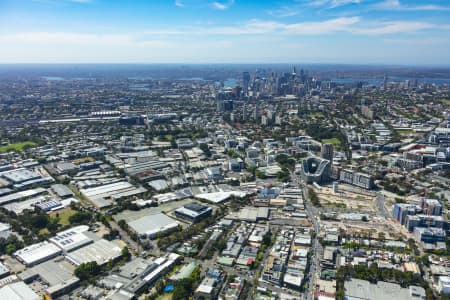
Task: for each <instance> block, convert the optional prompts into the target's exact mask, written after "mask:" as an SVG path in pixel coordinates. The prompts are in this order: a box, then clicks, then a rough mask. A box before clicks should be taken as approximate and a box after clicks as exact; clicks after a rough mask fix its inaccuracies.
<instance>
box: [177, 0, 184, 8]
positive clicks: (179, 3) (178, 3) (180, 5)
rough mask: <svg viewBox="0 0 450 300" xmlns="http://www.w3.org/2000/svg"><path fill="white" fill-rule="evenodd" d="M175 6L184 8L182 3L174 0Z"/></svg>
mask: <svg viewBox="0 0 450 300" xmlns="http://www.w3.org/2000/svg"><path fill="white" fill-rule="evenodd" d="M175 6H178V7H184V3H183V2H181V0H175Z"/></svg>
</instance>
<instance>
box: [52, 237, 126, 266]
mask: <svg viewBox="0 0 450 300" xmlns="http://www.w3.org/2000/svg"><path fill="white" fill-rule="evenodd" d="M55 247H56V246H55ZM121 254H122V249H121V248H120V247H119V246H118V245H117V244H115V243H113V242H109V241H107V240H105V239H101V240H98V241H96V242H95V243H92V244H89V245H87V246H85V247H83V248H80V249H78V250H75V251H73V252H70V253H69V254H67V256H66V258H67V260H69V261H70V262H71V263H73V264H74V265H76V266H79V265H81V264H82V263H87V262H91V261H95V262H97V264H98V265H99V266H102V265H104V264H105V263H107V262H109V261H114V260H116V259H117V258H119V257H120V256H121Z"/></svg>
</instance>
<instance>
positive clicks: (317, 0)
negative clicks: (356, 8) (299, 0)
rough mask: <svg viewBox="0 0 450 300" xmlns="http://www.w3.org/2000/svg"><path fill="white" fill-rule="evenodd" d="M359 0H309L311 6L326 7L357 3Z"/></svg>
mask: <svg viewBox="0 0 450 300" xmlns="http://www.w3.org/2000/svg"><path fill="white" fill-rule="evenodd" d="M359 3H361V0H314V1H311V3H310V5H312V6H327V8H329V9H331V8H336V7H339V6H344V5H348V4H359Z"/></svg>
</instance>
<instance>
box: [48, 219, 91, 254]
mask: <svg viewBox="0 0 450 300" xmlns="http://www.w3.org/2000/svg"><path fill="white" fill-rule="evenodd" d="M88 230H89V226H86V225H80V226H76V227H73V228H70V229H68V230H64V231H61V232H58V234H57V235H56V236H54V237H52V238H50V239H49V241H50V242H52V243H53V244H55V245H56V246H58V247H59V248H61V250H62V251H64V252H70V251H74V250H76V249H79V248H81V247H83V246H86V245H88V244H91V243H92V242H93V240H92V239H91V238H89V237H88V236H86V235H85V234H84V232H86V231H88Z"/></svg>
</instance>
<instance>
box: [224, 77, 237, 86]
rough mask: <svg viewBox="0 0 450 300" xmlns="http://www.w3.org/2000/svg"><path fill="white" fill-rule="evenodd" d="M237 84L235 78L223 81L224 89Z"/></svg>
mask: <svg viewBox="0 0 450 300" xmlns="http://www.w3.org/2000/svg"><path fill="white" fill-rule="evenodd" d="M237 84H238V80H237V79H236V78H227V79H225V80H224V81H223V85H224V86H225V87H235V86H236V85H237Z"/></svg>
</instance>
